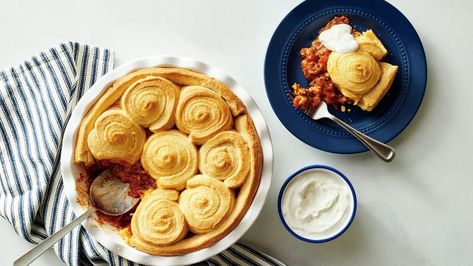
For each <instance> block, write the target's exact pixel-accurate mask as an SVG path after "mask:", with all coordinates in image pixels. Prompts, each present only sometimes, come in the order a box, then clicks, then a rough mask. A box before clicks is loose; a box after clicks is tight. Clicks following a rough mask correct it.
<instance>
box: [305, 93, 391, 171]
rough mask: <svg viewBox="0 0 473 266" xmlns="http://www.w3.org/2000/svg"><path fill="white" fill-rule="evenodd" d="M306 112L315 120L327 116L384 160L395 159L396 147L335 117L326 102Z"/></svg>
mask: <svg viewBox="0 0 473 266" xmlns="http://www.w3.org/2000/svg"><path fill="white" fill-rule="evenodd" d="M306 114H307V115H308V116H310V117H311V118H312V119H314V120H319V119H322V118H327V119H330V120H332V121H333V122H335V123H337V124H338V125H340V126H341V127H343V128H344V129H345V130H347V131H348V132H350V134H352V135H353V136H355V137H356V138H357V139H358V140H359V141H360V142H361V143H363V144H364V145H365V146H366V147H368V149H370V150H371V151H372V152H374V153H375V154H376V155H378V157H379V158H381V159H382V160H383V161H385V162H390V161H392V160H393V159H394V155H395V150H394V148H392V147H391V146H388V145H386V144H384V143H382V142H380V141H377V140H375V139H373V138H371V137H369V136H367V135H365V134H363V133H361V132H360V131H358V130H356V129H354V128H353V127H351V126H350V125H348V124H347V123H345V122H343V121H342V120H340V119H338V118H337V117H335V116H334V115H332V114H331V113H330V112H329V111H328V107H327V104H326V103H325V102H323V101H322V103H321V104H320V106H319V107H318V108H316V109H311V110H309V111H307V113H306Z"/></svg>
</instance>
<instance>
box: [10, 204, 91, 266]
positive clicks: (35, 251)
mask: <svg viewBox="0 0 473 266" xmlns="http://www.w3.org/2000/svg"><path fill="white" fill-rule="evenodd" d="M91 213H92V212H91V210H90V209H89V210H87V211H86V212H85V213H84V214H82V215H81V216H79V217H77V218H76V219H74V220H73V221H72V222H71V223H70V224H68V225H66V226H65V227H64V228H62V229H60V230H59V231H57V232H56V233H54V234H52V235H51V236H49V237H48V238H46V239H45V240H43V242H41V243H39V244H38V245H37V246H36V247H34V248H32V249H31V250H30V251H28V252H27V253H26V254H24V255H23V256H21V257H19V258H18V259H17V260H16V261H15V262H13V265H14V266H25V265H29V264H30V263H32V262H33V261H34V260H35V259H36V258H38V257H39V256H41V254H43V253H44V252H45V251H46V250H48V249H49V248H50V247H51V246H52V245H54V244H55V243H56V242H58V241H59V239H61V238H63V237H64V236H65V235H66V234H67V233H69V232H70V231H72V229H74V228H76V227H77V226H78V225H80V224H81V223H82V222H83V221H84V220H85V219H87V218H88V217H89V216H90V214H91Z"/></svg>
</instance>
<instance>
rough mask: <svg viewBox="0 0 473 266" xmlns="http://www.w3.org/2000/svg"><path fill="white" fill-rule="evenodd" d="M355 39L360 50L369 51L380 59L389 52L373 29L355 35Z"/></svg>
mask: <svg viewBox="0 0 473 266" xmlns="http://www.w3.org/2000/svg"><path fill="white" fill-rule="evenodd" d="M355 40H356V41H357V42H358V45H359V48H358V50H357V51H358V52H365V53H369V54H370V55H372V56H373V57H374V58H375V59H376V60H378V61H379V60H381V59H383V57H384V56H386V54H387V53H388V50H386V48H385V47H384V45H383V43H382V42H381V41H380V40H379V39H378V37H377V36H376V34H374V32H373V31H372V30H367V31H365V32H363V33H361V35H359V36H357V37H355Z"/></svg>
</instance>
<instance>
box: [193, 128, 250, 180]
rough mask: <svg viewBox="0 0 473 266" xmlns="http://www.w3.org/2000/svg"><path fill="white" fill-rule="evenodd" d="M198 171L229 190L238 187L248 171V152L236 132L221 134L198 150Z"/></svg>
mask: <svg viewBox="0 0 473 266" xmlns="http://www.w3.org/2000/svg"><path fill="white" fill-rule="evenodd" d="M199 158H200V160H199V170H200V172H202V173H203V174H205V175H207V176H210V177H213V178H216V179H219V180H223V182H224V184H225V185H226V186H227V187H229V188H237V187H239V186H240V185H241V184H242V183H243V182H244V181H245V178H246V175H247V174H248V172H249V170H250V151H249V149H248V146H247V145H246V142H245V140H244V139H243V137H242V136H241V135H240V134H239V133H238V132H236V131H224V132H221V133H219V134H217V135H215V137H213V138H212V139H210V140H209V141H207V142H206V143H205V144H204V145H202V147H201V148H200V150H199Z"/></svg>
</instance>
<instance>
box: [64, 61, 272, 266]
mask: <svg viewBox="0 0 473 266" xmlns="http://www.w3.org/2000/svg"><path fill="white" fill-rule="evenodd" d="M153 66H175V67H182V68H188V69H191V70H195V71H199V72H201V73H204V74H206V75H208V76H210V77H214V78H215V79H218V80H220V81H222V82H224V83H225V84H226V85H228V87H230V88H231V89H232V91H233V92H234V93H235V94H236V95H237V96H238V97H239V98H240V99H241V100H242V101H243V102H244V103H245V105H246V107H247V109H248V113H249V114H250V115H251V117H252V119H253V122H254V124H255V127H256V130H257V131H258V135H259V137H260V139H261V145H262V148H263V157H264V161H263V172H262V176H261V182H260V185H259V188H258V191H257V193H256V195H255V198H254V200H253V202H252V204H251V206H250V208H249V209H248V211H247V212H246V214H245V216H244V217H243V219H242V220H241V222H240V223H239V224H238V226H237V227H236V228H235V229H234V230H233V231H231V232H230V233H229V234H228V235H227V236H225V237H224V238H223V239H221V240H220V241H218V242H217V243H216V244H214V245H212V246H210V247H208V248H205V249H202V250H199V251H196V252H192V253H189V254H186V255H183V256H173V257H163V256H153V255H149V254H147V253H144V252H141V251H139V250H137V249H134V248H132V247H131V246H129V245H127V244H126V243H125V242H124V241H123V240H122V239H121V237H120V236H119V235H118V233H117V232H116V230H114V229H113V228H111V227H108V226H103V225H99V224H98V223H97V221H96V220H95V219H94V218H89V219H88V220H87V221H85V222H84V223H83V224H82V225H83V226H84V227H85V229H86V230H87V231H88V232H89V233H90V234H91V235H92V236H93V237H94V238H95V239H96V240H97V241H98V242H99V243H100V244H102V245H103V246H104V247H105V248H107V249H109V250H110V251H112V252H114V253H116V254H118V255H120V256H122V257H124V258H126V259H129V260H131V261H134V262H138V263H141V264H146V265H163V266H164V265H182V264H192V263H196V262H199V261H203V260H205V259H207V258H209V257H211V256H214V255H216V254H218V253H220V252H221V251H223V250H225V249H227V248H228V247H229V246H231V245H232V244H234V243H235V242H236V241H238V240H239V239H240V238H241V237H242V236H243V234H245V232H246V231H247V230H248V229H249V228H250V226H251V225H252V224H253V222H254V221H255V220H256V218H257V217H258V215H259V213H260V212H261V209H262V208H263V204H264V201H265V199H266V195H267V194H268V190H269V186H270V183H271V172H272V162H273V150H272V146H271V138H270V135H269V131H268V127H267V125H266V122H265V120H264V118H263V115H262V114H261V112H260V110H259V109H258V106H257V105H256V103H255V102H254V100H253V98H251V96H250V95H249V94H248V92H247V91H246V90H245V89H243V87H242V86H241V85H240V84H238V83H237V82H236V81H235V80H234V79H233V78H231V77H230V76H229V75H227V74H225V73H224V72H223V71H221V70H219V69H216V68H214V67H211V66H209V65H207V64H205V63H203V62H199V61H196V60H193V59H189V58H182V57H174V56H155V57H147V58H143V59H139V60H135V61H132V62H129V63H126V64H124V65H122V66H120V67H118V68H116V69H114V70H113V71H111V72H109V73H108V74H106V75H105V76H103V77H102V78H100V79H99V80H98V81H97V83H95V84H94V86H92V88H90V89H89V90H88V91H87V92H86V93H85V95H84V96H83V97H82V98H81V100H80V101H79V102H78V104H77V106H76V107H75V109H74V111H73V112H72V115H71V118H70V120H69V122H68V124H67V127H66V130H65V133H64V138H63V146H62V155H61V172H62V178H63V181H64V188H65V191H66V195H67V198H68V200H69V203H70V204H71V206H72V209H73V210H74V212H75V214H76V215H80V214H82V213H83V212H85V210H84V209H83V208H82V207H81V206H80V205H79V203H78V202H77V192H76V177H77V176H78V171H79V170H80V169H78V166H76V165H75V164H74V163H73V151H74V146H75V142H76V141H75V140H76V135H77V131H78V129H79V126H80V123H81V121H82V118H83V117H84V115H85V114H86V113H87V111H88V110H89V108H90V107H92V105H93V104H94V103H95V102H96V100H97V99H98V98H99V97H100V96H101V95H102V93H103V92H104V91H105V89H106V88H107V87H108V86H109V85H110V84H112V83H113V82H114V81H115V80H117V79H118V78H120V77H122V76H123V75H125V74H127V73H130V72H133V71H135V70H137V69H140V68H145V67H153Z"/></svg>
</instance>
